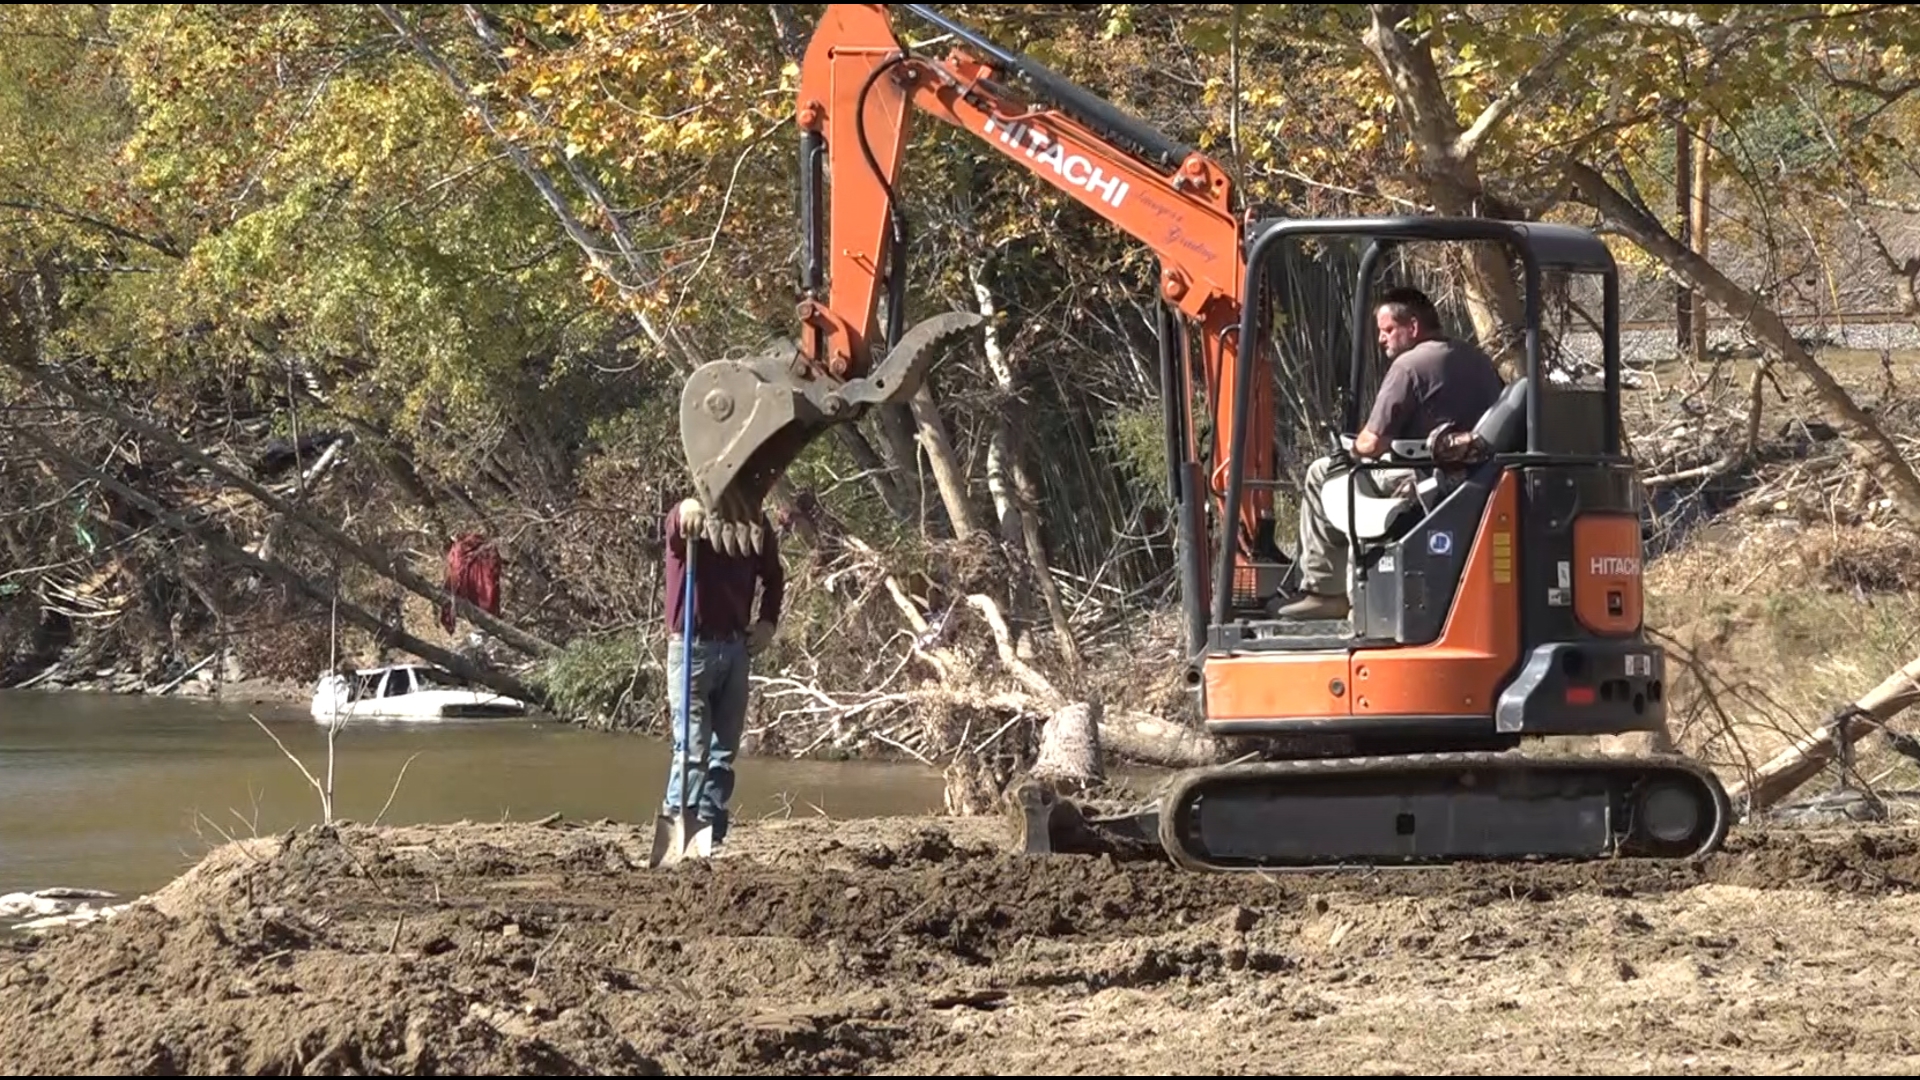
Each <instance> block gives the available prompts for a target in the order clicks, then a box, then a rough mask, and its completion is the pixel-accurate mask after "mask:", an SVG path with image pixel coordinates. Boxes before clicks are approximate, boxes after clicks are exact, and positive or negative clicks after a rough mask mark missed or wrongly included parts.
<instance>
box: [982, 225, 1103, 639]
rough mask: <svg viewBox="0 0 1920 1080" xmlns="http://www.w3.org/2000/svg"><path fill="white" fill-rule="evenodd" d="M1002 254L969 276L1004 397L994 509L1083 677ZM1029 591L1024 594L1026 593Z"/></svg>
mask: <svg viewBox="0 0 1920 1080" xmlns="http://www.w3.org/2000/svg"><path fill="white" fill-rule="evenodd" d="M998 254H999V252H998V250H997V249H996V250H995V251H992V252H989V253H988V255H987V256H986V257H985V258H984V259H980V260H976V261H974V262H972V263H970V264H969V265H968V267H967V272H968V276H969V277H970V278H971V279H972V282H973V295H974V301H975V303H976V304H977V305H978V308H979V312H980V314H981V315H982V316H984V317H985V318H986V320H987V322H986V335H985V337H986V356H987V368H988V370H990V371H992V372H993V379H994V382H996V383H998V384H999V386H1000V395H1001V398H1000V418H999V421H998V422H997V423H996V425H995V427H994V433H993V442H992V444H991V447H990V449H989V450H988V454H987V486H988V490H989V491H990V492H992V494H993V503H994V511H995V513H996V514H998V515H999V522H1000V538H1001V541H1002V542H1003V543H1005V544H1006V545H1007V546H1008V547H1009V548H1011V547H1012V546H1013V545H1016V544H1017V545H1019V546H1021V547H1022V548H1024V549H1025V550H1026V553H1027V563H1028V566H1029V568H1030V570H1031V571H1032V573H1033V577H1034V585H1035V587H1036V588H1037V589H1038V590H1039V591H1040V595H1041V597H1042V598H1043V600H1044V602H1045V604H1046V608H1047V616H1048V618H1049V619H1050V620H1051V621H1052V623H1053V636H1054V641H1055V647H1056V648H1058V649H1059V651H1060V659H1061V660H1063V661H1065V663H1066V665H1067V669H1068V670H1069V671H1072V672H1075V673H1078V671H1079V670H1080V648H1079V645H1078V643H1076V642H1075V641H1074V639H1073V625H1072V623H1071V622H1070V621H1069V619H1068V617H1067V606H1066V603H1065V601H1064V600H1062V598H1061V596H1060V586H1059V584H1058V583H1057V582H1055V581H1054V580H1053V561H1052V559H1050V558H1049V557H1048V555H1047V545H1046V538H1045V536H1044V534H1043V527H1042V525H1041V520H1040V490H1039V485H1038V484H1037V483H1035V482H1034V478H1033V470H1032V469H1030V468H1028V467H1027V455H1026V440H1025V439H1023V438H1021V432H1022V431H1024V430H1025V424H1026V417H1027V409H1026V401H1025V398H1024V396H1023V391H1024V389H1025V387H1024V385H1023V384H1024V383H1025V381H1026V380H1025V372H1024V370H1023V369H1024V367H1025V364H1024V362H1023V360H1022V359H1018V358H1016V355H1017V354H1016V350H1013V349H1009V348H1007V347H1006V346H1005V344H1004V343H1003V342H1002V341H1001V340H1000V335H999V328H998V326H997V325H996V324H995V315H997V314H998V312H999V304H998V303H997V302H996V301H995V299H994V294H993V285H992V269H993V261H994V259H995V258H996V257H997V256H998ZM1024 352H1025V350H1024V349H1021V350H1018V353H1019V354H1024ZM1008 479H1011V480H1012V481H1013V484H1012V489H1011V490H1008V488H1007V484H1006V481H1007V480H1008ZM1025 591H1026V590H1024V589H1022V590H1019V592H1021V593H1024V592H1025ZM1016 600H1024V597H1020V596H1017V597H1016Z"/></svg>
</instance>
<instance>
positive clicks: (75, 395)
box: [13, 363, 558, 657]
mask: <svg viewBox="0 0 1920 1080" xmlns="http://www.w3.org/2000/svg"><path fill="white" fill-rule="evenodd" d="M13 367H14V368H15V369H17V370H18V371H20V372H21V373H22V374H24V375H26V376H28V377H29V378H32V379H34V380H36V381H38V382H40V383H42V384H44V385H46V386H48V387H51V388H52V389H54V390H57V391H59V392H60V393H63V394H65V395H67V396H68V397H71V398H72V399H73V400H74V401H76V402H78V403H79V404H80V405H82V406H84V407H85V408H87V409H89V410H91V411H93V412H95V413H98V414H100V415H102V416H105V417H108V418H109V419H111V420H113V421H115V422H116V423H119V424H121V425H123V426H125V427H127V428H130V429H132V430H133V431H136V432H138V433H139V434H141V435H143V436H145V437H146V438H149V439H152V440H153V441H154V442H156V443H159V444H160V445H162V446H164V447H166V448H167V449H168V450H170V451H172V452H174V453H176V454H179V455H180V456H181V457H183V458H185V459H186V460H188V461H190V462H192V463H193V464H195V465H197V466H199V467H200V468H203V469H206V470H207V471H208V472H211V473H213V474H214V475H215V476H218V477H220V478H221V479H223V480H225V481H227V482H228V483H230V484H233V485H235V486H236V487H238V488H240V489H241V490H242V491H245V492H246V493H247V494H249V495H251V496H253V497H254V498H255V499H258V500H260V502H261V504H262V505H264V506H266V507H267V508H269V509H271V510H273V511H274V512H275V513H278V514H280V515H282V516H284V517H286V518H287V519H288V520H290V521H292V522H293V523H294V524H296V525H299V526H300V527H301V528H304V529H306V530H307V531H308V532H311V533H313V534H314V535H316V536H318V537H320V539H322V540H324V541H326V542H327V543H328V544H331V545H333V546H334V547H335V548H338V549H339V550H340V551H342V552H344V553H345V554H347V555H348V556H350V557H351V558H353V559H355V560H357V561H359V562H361V563H363V564H365V565H366V566H367V567H368V568H369V569H371V570H373V571H374V572H375V573H377V574H379V575H380V576H381V577H384V578H386V579H387V580H389V581H391V582H393V583H394V584H396V585H399V586H401V587H402V588H405V589H406V590H407V591H409V592H411V593H413V594H414V595H416V596H419V597H422V598H424V599H426V600H429V601H432V602H433V603H435V604H440V603H445V602H447V601H449V600H451V601H452V602H453V604H454V609H455V611H457V612H458V613H459V614H461V615H464V616H466V617H467V619H468V620H469V621H470V622H472V623H473V624H474V625H475V626H478V627H479V628H481V629H482V630H485V631H486V632H487V633H489V634H492V635H493V636H494V637H497V638H499V639H500V640H501V641H504V642H506V643H507V644H508V645H510V646H512V647H513V648H515V649H518V650H519V651H520V652H522V653H524V654H526V655H527V656H530V657H539V656H544V655H547V654H549V653H553V652H557V651H558V648H557V646H555V645H554V644H552V643H551V642H548V641H543V640H541V639H540V638H538V637H535V636H534V635H532V634H529V633H527V632H526V631H524V630H520V629H518V628H516V627H514V626H513V625H511V624H509V623H505V622H502V621H501V620H499V619H497V618H495V617H494V616H492V615H489V614H487V613H486V612H485V611H482V610H481V609H479V608H477V607H475V606H474V605H473V604H471V603H468V602H467V601H466V600H464V599H462V598H460V597H456V596H452V595H451V594H449V593H448V592H447V591H446V590H444V589H439V588H436V587H435V586H434V585H433V583H432V582H429V581H428V580H427V579H425V578H423V577H421V576H420V575H419V574H416V573H414V572H413V571H412V570H411V569H409V568H408V567H407V566H406V565H405V564H404V563H403V562H401V561H400V560H399V559H398V558H388V559H382V558H381V557H380V556H378V555H376V554H375V553H374V552H373V551H372V550H371V549H369V548H367V547H366V546H365V545H363V544H361V543H359V542H358V541H356V540H354V539H353V538H352V537H350V536H348V535H347V534H346V533H343V532H341V531H340V530H339V529H337V528H334V527H333V526H332V525H330V524H328V523H327V522H325V521H323V520H321V519H319V518H317V517H315V516H314V515H312V514H309V513H307V512H305V511H303V510H301V509H300V508H298V507H296V506H294V505H293V504H291V503H289V502H287V501H286V500H285V499H282V498H281V497H280V496H278V495H275V494H274V493H273V492H271V491H269V490H267V489H266V488H264V487H261V486H260V485H259V484H256V483H254V482H253V481H252V480H249V479H247V478H246V477H245V476H242V475H241V474H239V473H237V472H235V471H233V470H232V469H229V468H227V467H226V466H224V465H222V464H220V463H219V462H217V461H214V460H213V459H212V458H210V457H208V456H207V455H205V454H203V453H201V452H200V451H199V450H197V449H195V448H194V447H192V446H190V445H188V444H187V443H185V442H183V441H181V440H180V439H177V438H175V437H174V436H172V435H171V434H169V433H168V432H166V431H165V430H163V429H161V428H160V427H158V426H157V425H154V424H150V423H148V422H146V421H145V420H142V419H140V418H139V417H137V416H134V415H133V414H132V413H129V412H128V411H127V410H125V409H122V408H119V407H118V406H116V405H114V404H113V403H111V402H107V401H102V400H100V399H99V398H96V397H94V396H93V395H91V394H89V393H87V392H86V391H84V390H82V389H80V388H79V387H78V386H75V385H74V384H73V383H72V382H71V381H70V380H68V379H66V378H63V377H62V376H60V375H59V374H57V373H55V372H53V371H50V370H48V369H46V368H43V367H39V366H36V365H30V364H21V363H14V364H13Z"/></svg>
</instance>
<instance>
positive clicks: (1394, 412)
mask: <svg viewBox="0 0 1920 1080" xmlns="http://www.w3.org/2000/svg"><path fill="white" fill-rule="evenodd" d="M1374 325H1375V327H1376V328H1377V329H1378V330H1379V332H1380V348H1381V350H1382V351H1384V352H1385V353H1386V354H1387V359H1388V360H1389V361H1390V365H1389V367H1388V368H1387V374H1386V377H1385V378H1383V379H1382V380H1381V381H1380V392H1379V394H1378V395H1377V396H1376V397H1375V398H1374V402H1373V413H1372V415H1370V416H1369V417H1368V418H1367V422H1366V425H1365V426H1364V427H1362V428H1361V430H1360V433H1359V434H1358V435H1357V436H1355V438H1354V440H1353V455H1354V456H1357V457H1362V458H1378V457H1381V456H1382V455H1384V454H1385V453H1386V452H1387V449H1388V448H1389V447H1390V446H1392V445H1393V441H1394V440H1395V439H1422V440H1424V439H1425V438H1427V436H1428V435H1429V434H1431V433H1432V432H1433V431H1434V430H1435V429H1436V428H1439V427H1440V426H1441V425H1443V424H1452V425H1454V426H1457V427H1460V428H1467V429H1471V428H1472V427H1473V425H1474V424H1475V423H1476V422H1478V421H1479V419H1480V414H1481V413H1484V412H1486V411H1487V410H1488V409H1490V408H1492V407H1493V404H1494V402H1495V401H1496V400H1498V399H1499V397H1500V391H1501V389H1502V388H1503V387H1504V385H1505V384H1504V382H1503V381H1502V380H1501V378H1500V370H1499V368H1497V367H1495V366H1494V363H1493V359H1492V358H1491V357H1489V356H1488V355H1487V354H1486V353H1485V352H1483V351H1482V350H1481V349H1480V348H1479V347H1478V346H1476V345H1474V344H1473V343H1472V342H1469V341H1462V340H1459V339H1457V338H1452V337H1448V336H1447V335H1446V334H1445V333H1443V332H1442V331H1441V329H1440V313H1439V311H1438V310H1436V309H1435V308H1434V306H1433V301H1432V300H1430V299H1428V298H1427V295H1426V294H1425V293H1423V292H1421V291H1420V290H1419V289H1416V288H1413V287H1411V286H1400V287H1397V288H1393V289H1389V290H1387V292H1386V294H1385V295H1384V296H1383V297H1382V298H1381V301H1380V304H1379V305H1378V306H1377V307H1376V308H1375V309H1374ZM1347 458H1348V455H1347V452H1346V451H1344V450H1341V451H1338V452H1336V453H1334V454H1330V455H1328V456H1326V457H1322V458H1318V459H1316V460H1315V461H1314V462H1313V464H1311V465H1309V466H1307V478H1306V486H1305V488H1304V489H1303V490H1302V491H1301V494H1300V558H1299V564H1300V588H1301V592H1302V594H1303V595H1302V596H1301V598H1300V599H1298V600H1295V601H1294V602H1293V603H1291V604H1287V605H1285V606H1283V607H1281V608H1280V609H1279V611H1278V612H1277V613H1276V614H1278V615H1279V616H1280V617H1281V618H1286V619H1344V618H1346V616H1347V612H1348V610H1349V608H1350V604H1349V602H1348V599H1347V544H1346V542H1345V541H1344V540H1343V539H1341V537H1340V535H1339V526H1338V525H1337V524H1336V523H1332V522H1329V521H1328V520H1327V511H1326V507H1325V506H1324V505H1323V503H1322V502H1321V497H1320V490H1321V488H1322V487H1323V486H1325V484H1326V482H1327V480H1328V478H1329V477H1330V476H1337V475H1339V474H1340V473H1341V472H1342V471H1345V470H1346V469H1348V468H1349V467H1350V466H1351V462H1350V461H1349V460H1347ZM1367 479H1368V480H1371V481H1372V482H1374V483H1376V484H1378V485H1379V487H1380V489H1381V491H1382V492H1383V493H1386V492H1392V491H1393V490H1394V489H1395V488H1396V487H1398V486H1399V485H1401V484H1410V483H1412V482H1413V480H1414V473H1413V470H1412V469H1381V470H1374V471H1371V472H1369V473H1368V474H1367Z"/></svg>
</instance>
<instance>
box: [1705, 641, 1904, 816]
mask: <svg viewBox="0 0 1920 1080" xmlns="http://www.w3.org/2000/svg"><path fill="white" fill-rule="evenodd" d="M1915 702H1920V659H1915V660H1913V661H1911V662H1909V663H1908V664H1907V666H1906V667H1903V668H1901V669H1900V670H1899V671H1896V672H1894V673H1893V674H1891V675H1889V676H1887V677H1886V679H1884V680H1882V681H1881V683H1880V685H1879V686H1876V687H1874V688H1873V689H1872V690H1871V691H1869V692H1868V693H1867V695H1866V696H1865V697H1862V698H1861V699H1860V700H1858V701H1856V702H1854V703H1853V706H1852V707H1851V708H1849V709H1845V710H1842V713H1841V717H1842V718H1840V719H1837V720H1836V723H1835V724H1829V725H1827V726H1826V727H1825V728H1823V729H1822V730H1820V731H1818V732H1815V733H1814V734H1812V735H1809V736H1807V737H1805V738H1803V739H1801V740H1799V741H1798V742H1796V743H1794V744H1793V745H1792V746H1789V747H1787V748H1786V749H1785V750H1782V751H1780V753H1778V754H1776V755H1774V758H1773V760H1772V761H1769V762H1767V763H1766V764H1765V765H1762V766H1761V767H1760V768H1759V770H1758V771H1757V772H1755V773H1754V776H1753V779H1752V780H1750V781H1742V782H1740V783H1736V784H1729V785H1727V795H1728V797H1729V798H1731V799H1732V800H1733V802H1734V805H1735V807H1736V808H1738V806H1739V804H1740V801H1741V800H1742V799H1743V798H1744V799H1745V800H1746V804H1747V805H1746V812H1747V813H1749V814H1754V813H1759V812H1760V811H1762V810H1765V809H1767V808H1768V807H1770V806H1773V805H1774V804H1776V803H1778V802H1779V801H1780V800H1781V799H1784V798H1786V797H1787V796H1788V795H1790V794H1792V793H1793V792H1794V790H1795V789H1797V788H1799V787H1800V785H1802V784H1804V783H1806V782H1807V781H1809V780H1811V779H1813V778H1814V777H1816V776H1818V775H1820V771H1821V770H1822V769H1824V768H1826V766H1827V762H1829V761H1832V760H1833V756H1834V752H1835V751H1836V750H1837V749H1838V747H1837V746H1836V745H1835V743H1834V738H1833V735H1834V728H1835V727H1836V726H1837V725H1838V724H1844V725H1846V738H1847V741H1848V742H1849V743H1852V742H1857V741H1858V740H1860V739H1863V738H1865V737H1866V736H1867V735H1868V734H1870V733H1871V732H1872V731H1873V729H1875V728H1876V727H1879V726H1880V725H1881V724H1883V723H1885V722H1886V721H1888V720H1890V719H1892V718H1893V717H1895V716H1897V715H1898V714H1900V713H1901V712H1902V711H1904V710H1905V709H1907V708H1908V707H1909V706H1911V705H1913V704H1914V703H1915Z"/></svg>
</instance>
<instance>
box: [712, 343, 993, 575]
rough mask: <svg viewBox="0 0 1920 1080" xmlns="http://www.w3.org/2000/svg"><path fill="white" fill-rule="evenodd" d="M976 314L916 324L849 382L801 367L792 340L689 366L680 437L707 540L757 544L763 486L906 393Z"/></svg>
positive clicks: (724, 545) (746, 548) (747, 547)
mask: <svg viewBox="0 0 1920 1080" xmlns="http://www.w3.org/2000/svg"><path fill="white" fill-rule="evenodd" d="M982 321H983V320H982V317H981V316H979V315H977V314H974V313H972V312H949V313H947V314H944V315H936V316H934V317H933V318H931V319H927V320H925V321H923V322H920V323H917V324H915V325H914V327H913V328H912V329H910V330H908V331H907V332H906V333H905V334H903V335H901V337H900V344H899V346H898V347H896V348H895V349H894V350H893V351H892V352H890V353H888V354H887V357H886V359H885V360H883V361H882V362H881V363H880V364H879V365H878V366H876V367H875V368H874V370H873V373H872V374H870V375H868V376H867V377H866V378H862V379H853V380H849V381H847V382H836V381H834V380H833V379H831V378H828V377H824V376H822V377H818V378H809V377H807V376H806V375H805V374H802V373H801V372H800V365H799V363H798V350H797V349H795V348H793V347H792V346H788V347H785V348H782V349H776V350H774V351H772V352H769V353H766V354H763V355H761V356H758V357H754V358H752V359H747V360H715V361H712V362H711V363H707V364H703V365H701V366H700V367H699V368H697V369H695V371H694V372H693V374H692V375H690V376H689V377H688V378H687V382H686V385H685V386H684V387H683V388H682V389H681V391H680V445H681V449H682V451H683V452H684V453H685V454H686V460H687V471H688V473H689V474H690V475H691V477H692V480H693V485H694V491H695V497H696V498H698V499H699V500H700V501H701V503H702V504H704V505H705V506H706V507H707V538H708V540H709V541H710V542H712V543H713V544H714V546H715V547H718V548H720V549H721V550H723V551H728V552H733V553H745V552H750V551H753V552H757V551H759V550H760V545H761V541H762V539H763V538H762V536H761V526H760V516H761V508H762V504H763V503H764V502H765V501H766V497H767V493H768V492H769V491H771V490H772V488H773V485H774V483H775V482H776V481H777V480H779V478H780V477H781V476H782V475H783V474H784V473H785V472H786V471H787V469H788V468H789V467H790V466H791V465H792V464H793V463H794V461H795V460H796V459H797V458H799V456H800V455H801V453H802V452H804V451H805V450H806V448H807V446H808V445H809V444H811V443H812V442H813V440H814V439H815V438H816V437H817V436H818V435H819V434H820V433H821V432H823V431H825V430H826V429H827V428H828V427H830V426H832V425H834V424H841V423H847V422H850V421H853V420H856V419H858V418H859V417H860V416H861V414H862V413H864V412H865V411H866V410H867V409H868V408H870V407H871V406H874V405H879V404H886V403H891V402H898V401H904V400H906V399H907V398H909V397H911V396H912V395H913V394H914V392H915V391H917V390H919V388H920V384H921V383H922V382H923V381H924V380H925V378H926V374H927V369H928V368H929V367H930V366H931V365H932V363H933V360H934V357H935V356H936V355H938V353H939V350H940V348H941V347H942V346H944V345H945V344H947V343H948V342H950V341H952V340H953V339H955V338H957V337H958V336H960V335H962V334H965V333H966V332H968V331H970V330H972V329H973V328H974V327H975V326H978V325H979V324H980V323H981V322H982Z"/></svg>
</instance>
